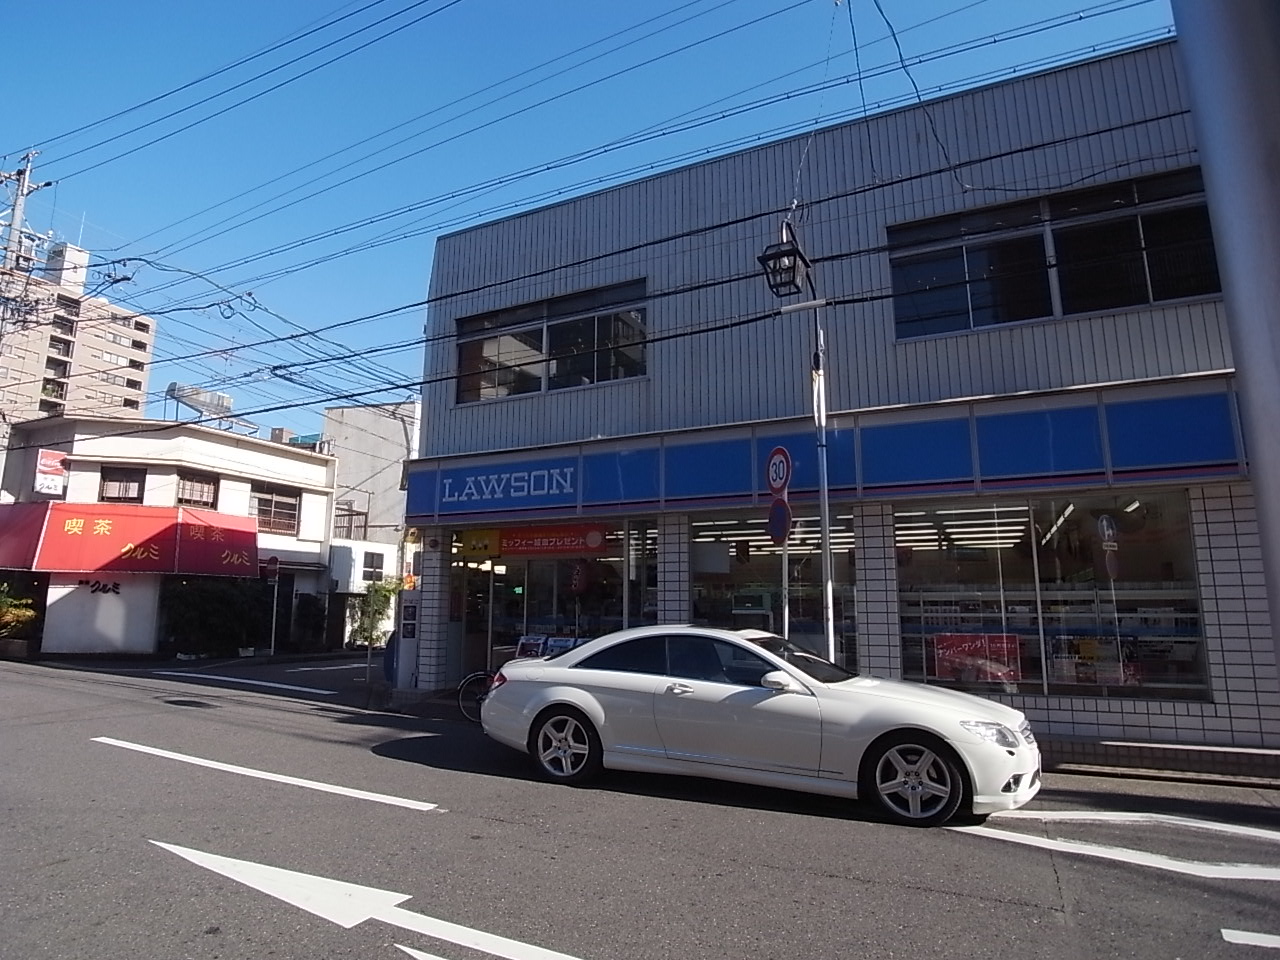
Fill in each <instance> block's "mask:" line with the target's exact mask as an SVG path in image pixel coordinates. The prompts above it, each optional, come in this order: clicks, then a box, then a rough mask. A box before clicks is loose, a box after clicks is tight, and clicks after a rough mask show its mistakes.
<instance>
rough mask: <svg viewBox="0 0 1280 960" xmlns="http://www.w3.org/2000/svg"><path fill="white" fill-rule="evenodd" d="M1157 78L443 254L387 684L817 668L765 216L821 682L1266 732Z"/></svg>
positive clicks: (1219, 406) (1189, 223)
mask: <svg viewBox="0 0 1280 960" xmlns="http://www.w3.org/2000/svg"><path fill="white" fill-rule="evenodd" d="M1179 70H1180V65H1179V62H1178V60H1177V57H1176V56H1175V48H1174V43H1173V42H1166V43H1158V44H1152V45H1148V46H1144V47H1140V48H1136V49H1132V50H1127V51H1124V52H1121V53H1118V54H1115V55H1112V56H1108V57H1102V58H1099V59H1096V60H1092V61H1088V62H1085V63H1079V64H1074V65H1070V66H1064V67H1061V68H1058V69H1054V70H1048V71H1045V72H1042V73H1037V74H1032V75H1028V76H1024V77H1019V78H1016V79H1013V80H1008V81H1004V82H1002V83H999V84H995V85H992V86H989V87H983V88H980V89H976V90H971V91H966V92H964V93H960V94H956V95H954V96H950V97H947V98H944V99H941V100H938V101H935V102H933V103H932V104H931V105H930V106H929V108H928V110H929V112H930V114H931V116H928V117H927V116H925V111H924V108H922V107H919V106H915V105H912V106H908V107H904V108H902V109H900V110H890V111H888V112H886V113H882V114H878V115H875V116H872V117H869V118H866V119H864V120H859V121H855V122H852V123H846V124H841V125H837V126H833V127H829V128H826V129H823V130H819V131H816V132H815V133H814V134H813V135H812V136H805V137H799V138H795V139H791V140H782V141H778V142H775V143H771V144H766V145H764V146H759V147H755V148H752V149H750V150H745V151H742V152H739V153H734V154H730V155H727V156H724V157H720V158H717V159H714V160H708V161H706V162H704V163H699V164H696V165H694V166H690V167H683V168H680V169H677V170H672V171H669V172H666V173H662V174H659V175H656V176H653V177H650V178H647V179H645V180H640V181H636V182H633V183H627V184H624V185H622V186H618V187H615V188H611V189H608V190H604V191H600V192H598V193H592V194H589V195H586V196H582V197H579V198H576V199H574V200H569V201H566V202H563V203H559V204H555V205H553V206H549V207H545V208H541V209H537V210H533V211H530V212H528V213H524V214H520V215H518V216H514V217H510V218H507V219H504V220H499V221H495V222H493V223H489V224H483V225H480V226H477V227H474V228H470V229H467V230H463V231H460V232H458V233H454V234H450V235H447V236H444V237H441V238H440V239H439V240H438V242H437V248H436V255H435V259H434V262H433V267H432V278H431V307H430V310H429V313H428V320H427V349H426V352H425V358H424V382H425V386H424V388H423V409H424V411H426V416H424V420H423V430H422V436H421V447H420V454H421V455H420V458H419V459H416V460H414V461H412V462H411V463H410V464H409V467H408V476H407V484H408V493H407V517H406V522H407V524H408V525H409V526H411V527H413V528H415V529H416V530H417V533H418V538H419V542H420V543H421V545H422V548H423V553H422V570H421V574H422V575H421V577H420V578H419V579H418V582H417V585H416V589H415V592H414V594H413V595H412V596H411V598H410V600H409V602H408V603H407V606H406V609H405V619H404V621H403V626H404V627H405V629H406V636H407V637H408V639H411V640H414V641H416V643H417V649H416V667H417V670H416V683H417V685H418V686H419V687H421V688H424V689H442V688H445V687H448V686H449V685H450V684H451V683H453V682H456V680H457V678H458V677H459V676H461V675H462V673H464V672H466V671H469V670H472V669H476V668H479V667H484V666H493V665H496V664H498V663H500V662H502V661H503V660H505V659H507V658H509V657H511V656H515V655H517V654H518V653H522V652H528V651H529V650H532V649H548V648H550V649H555V648H556V647H558V646H564V645H568V644H572V643H573V642H575V641H576V640H577V639H579V638H582V637H590V636H595V635H599V634H600V633H603V632H606V631H608V630H612V629H616V628H619V627H623V626H635V625H640V624H650V623H699V624H708V625H714V626H725V627H762V628H765V629H772V630H774V631H775V632H779V633H782V632H784V631H785V632H786V633H788V634H789V635H790V636H791V638H792V639H793V640H796V641H797V642H800V643H802V644H807V645H809V646H811V647H813V648H814V649H821V647H822V642H823V641H822V637H821V625H820V624H821V613H820V611H821V600H820V598H821V588H822V574H821V561H820V550H819V542H820V528H819V521H818V513H819V511H818V506H817V486H818V481H817V477H818V470H817V462H816V442H815V430H814V426H813V419H812V403H813V395H812V393H811V384H810V358H811V354H812V350H813V344H814V341H813V336H812V331H813V327H812V326H811V323H810V314H809V312H808V310H807V308H806V309H804V310H799V311H795V312H783V311H780V310H779V301H778V300H776V299H775V298H774V297H773V296H772V295H771V294H770V293H769V291H768V289H767V287H766V285H765V283H764V280H763V278H762V276H761V275H760V272H759V267H758V264H757V263H756V258H757V257H758V256H759V255H760V253H761V251H762V250H763V249H764V247H765V246H766V245H767V244H770V243H772V242H774V241H775V240H776V239H777V235H778V226H779V223H780V221H781V220H782V218H783V217H785V216H787V215H788V214H789V212H791V215H792V216H793V225H794V227H795V229H796V233H797V235H798V236H799V238H800V239H801V241H802V244H803V246H804V249H805V251H806V253H807V255H808V257H809V259H810V260H811V261H812V263H813V277H814V287H815V289H813V290H812V291H810V292H809V294H810V295H812V297H813V298H815V299H821V301H822V303H823V304H825V305H823V306H820V307H818V308H817V309H820V310H821V311H822V313H821V317H822V320H823V324H824V326H825V331H826V369H827V374H828V382H829V394H830V399H829V409H830V411H831V415H830V418H829V426H828V465H829V486H830V503H831V510H830V516H831V542H832V548H833V561H834V562H833V577H834V594H835V598H834V599H835V620H836V633H837V651H836V652H837V658H838V659H841V660H842V661H844V662H845V663H846V664H847V665H849V666H851V667H853V668H854V669H857V670H859V671H862V672H866V673H870V674H873V675H882V676H902V677H906V678H910V679H914V680H918V681H922V682H925V683H929V684H940V685H946V686H952V687H956V688H960V689H968V690H973V691H975V692H979V693H982V694H984V695H987V696H992V697H996V698H999V699H1001V700H1004V701H1006V702H1009V703H1012V704H1014V705H1016V706H1018V707H1019V708H1021V709H1023V710H1025V711H1026V712H1027V713H1028V715H1029V716H1031V717H1032V718H1033V720H1035V721H1036V722H1037V723H1038V724H1039V725H1040V726H1041V728H1042V729H1044V731H1045V732H1046V733H1047V734H1050V735H1055V736H1078V737H1089V738H1100V739H1108V738H1110V739H1122V740H1129V741H1142V742H1153V741H1167V742H1178V743H1206V744H1228V745H1234V746H1238V747H1268V746H1278V745H1280V688H1278V686H1277V676H1276V657H1275V652H1274V650H1275V648H1274V646H1273V642H1272V637H1271V618H1270V613H1269V604H1268V597H1267V592H1266V587H1265V584H1264V580H1263V573H1262V559H1261V552H1260V548H1259V543H1258V535H1257V527H1256V515H1255V501H1254V498H1255V495H1258V496H1263V495H1266V490H1265V489H1264V488H1262V487H1260V486H1259V485H1258V483H1257V481H1256V478H1253V477H1251V476H1250V472H1249V464H1248V462H1247V459H1246V455H1245V454H1246V451H1245V450H1244V446H1243V443H1242V439H1241V430H1240V422H1239V412H1238V404H1237V394H1236V380H1235V374H1234V365H1233V361H1232V357H1231V347H1230V337H1229V317H1228V316H1227V312H1226V309H1225V307H1224V304H1223V300H1222V295H1221V285H1220V282H1219V279H1218V271H1217V261H1216V253H1215V249H1214V244H1213V238H1212V235H1211V232H1210V228H1209V221H1208V215H1207V208H1206V200H1205V196H1204V190H1203V185H1202V183H1201V179H1200V173H1199V167H1198V154H1197V150H1196V144H1195V130H1194V124H1193V122H1192V118H1191V116H1190V111H1189V107H1188V105H1187V104H1186V103H1184V102H1183V99H1182V98H1183V93H1182V85H1181V84H1180V82H1179V78H1178V75H1179ZM1033 105H1034V109H1033ZM931 128H935V129H936V131H937V139H940V140H941V141H942V142H944V143H946V144H947V146H948V150H947V153H946V156H945V157H944V156H943V155H942V153H941V152H940V151H939V150H938V149H937V139H935V137H934V136H933V135H932V134H931V133H930V130H931ZM797 171H798V173H797ZM797 182H799V183H801V184H802V192H803V203H802V204H801V205H800V206H799V207H796V206H794V204H793V200H794V195H793V185H794V184H796V183H797ZM794 299H795V300H800V299H804V298H801V297H796V298H794ZM778 447H782V448H785V449H786V450H787V452H788V453H789V456H790V459H791V463H792V475H791V481H790V485H789V489H788V499H789V504H790V508H791V513H792V515H793V518H794V519H793V525H792V527H791V529H790V531H789V533H788V534H787V535H786V536H785V538H783V537H779V536H778V535H777V534H778V530H777V528H776V527H773V528H771V526H770V524H769V514H770V505H771V502H772V495H771V493H770V491H769V488H768V484H767V480H766V471H765V464H766V460H767V459H768V458H769V456H770V454H771V452H772V451H774V450H775V449H776V448H778ZM784 532H785V531H784ZM410 635H411V636H410Z"/></svg>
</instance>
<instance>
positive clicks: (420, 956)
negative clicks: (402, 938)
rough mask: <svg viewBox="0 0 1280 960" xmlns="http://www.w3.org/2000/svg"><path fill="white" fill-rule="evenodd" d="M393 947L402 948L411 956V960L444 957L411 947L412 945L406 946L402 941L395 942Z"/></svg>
mask: <svg viewBox="0 0 1280 960" xmlns="http://www.w3.org/2000/svg"><path fill="white" fill-rule="evenodd" d="M395 947H396V949H397V950H403V951H404V952H405V953H407V954H408V955H409V956H411V957H413V960H444V957H437V956H436V955H435V954H434V953H423V952H422V951H421V950H415V949H413V947H406V946H405V945H404V944H402V943H397V944H396V945H395Z"/></svg>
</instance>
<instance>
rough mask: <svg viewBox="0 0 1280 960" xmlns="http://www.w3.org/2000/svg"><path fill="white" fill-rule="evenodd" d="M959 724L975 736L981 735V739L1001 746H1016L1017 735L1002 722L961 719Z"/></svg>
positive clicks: (1011, 747)
mask: <svg viewBox="0 0 1280 960" xmlns="http://www.w3.org/2000/svg"><path fill="white" fill-rule="evenodd" d="M960 726H962V727H964V728H965V729H966V730H968V731H969V732H970V733H972V734H973V735H974V736H975V737H981V738H982V739H983V740H989V741H990V742H991V743H994V744H997V745H998V746H1001V747H1008V748H1009V749H1013V748H1014V747H1016V746H1018V737H1017V734H1015V733H1014V732H1013V731H1012V730H1010V729H1009V728H1008V727H1006V726H1005V725H1004V724H1003V723H995V722H994V721H992V720H961V721H960Z"/></svg>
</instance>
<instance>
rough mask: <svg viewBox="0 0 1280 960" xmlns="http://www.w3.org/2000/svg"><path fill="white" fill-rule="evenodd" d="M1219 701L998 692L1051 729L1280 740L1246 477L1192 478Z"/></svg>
mask: <svg viewBox="0 0 1280 960" xmlns="http://www.w3.org/2000/svg"><path fill="white" fill-rule="evenodd" d="M1187 493H1188V498H1189V501H1190V507H1191V528H1192V538H1193V541H1194V544H1195V551H1196V570H1197V576H1198V578H1199V588H1200V601H1201V614H1202V616H1201V622H1202V624H1203V629H1204V633H1205V649H1206V651H1207V659H1208V670H1209V681H1210V685H1211V690H1212V702H1209V703H1206V702H1203V701H1161V700H1125V699H1119V698H1109V699H1102V698H1093V697H1043V696H1040V697H1037V696H1014V697H1006V696H1001V697H999V699H1001V700H1005V701H1007V702H1010V703H1012V704H1013V705H1014V706H1016V707H1018V708H1019V709H1021V710H1024V711H1025V712H1026V714H1027V716H1028V717H1030V718H1031V720H1032V721H1033V722H1034V723H1036V725H1037V727H1038V728H1039V729H1042V730H1043V731H1044V733H1045V734H1047V735H1049V736H1075V737H1096V738H1101V739H1110V740H1133V741H1163V742H1170V743H1189V744H1216V745H1229V746H1235V747H1280V685H1278V682H1277V677H1276V658H1275V648H1274V646H1273V645H1272V640H1271V616H1270V613H1269V611H1268V608H1267V589H1266V585H1265V582H1264V580H1263V573H1262V552H1261V547H1260V545H1259V542H1258V521H1257V514H1256V512H1255V510H1254V502H1253V492H1252V488H1251V486H1250V485H1249V484H1247V483H1239V484H1223V485H1219V486H1205V487H1192V488H1190V489H1189V490H1188V491H1187Z"/></svg>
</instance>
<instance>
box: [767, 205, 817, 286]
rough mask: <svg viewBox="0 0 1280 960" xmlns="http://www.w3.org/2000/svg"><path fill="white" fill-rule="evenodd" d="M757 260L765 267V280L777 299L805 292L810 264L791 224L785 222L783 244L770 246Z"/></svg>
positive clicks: (783, 224)
mask: <svg viewBox="0 0 1280 960" xmlns="http://www.w3.org/2000/svg"><path fill="white" fill-rule="evenodd" d="M756 259H757V260H759V261H760V266H762V267H764V276H765V280H766V281H767V282H768V284H769V289H770V290H771V291H772V292H773V295H774V296H775V297H792V296H795V295H796V294H797V293H803V292H804V284H805V279H806V278H807V277H808V275H809V267H810V263H809V258H808V257H806V256H805V255H804V251H803V250H801V249H800V244H799V243H797V242H796V237H795V234H794V233H793V232H792V231H791V224H789V223H787V222H786V221H785V220H784V221H783V223H782V240H781V242H779V243H771V244H769V246H767V247H765V248H764V253H762V254H760V256H759V257H757V258H756Z"/></svg>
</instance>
